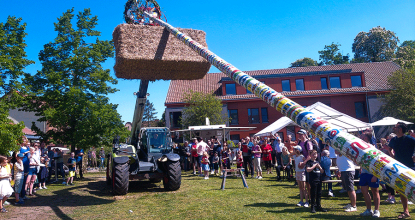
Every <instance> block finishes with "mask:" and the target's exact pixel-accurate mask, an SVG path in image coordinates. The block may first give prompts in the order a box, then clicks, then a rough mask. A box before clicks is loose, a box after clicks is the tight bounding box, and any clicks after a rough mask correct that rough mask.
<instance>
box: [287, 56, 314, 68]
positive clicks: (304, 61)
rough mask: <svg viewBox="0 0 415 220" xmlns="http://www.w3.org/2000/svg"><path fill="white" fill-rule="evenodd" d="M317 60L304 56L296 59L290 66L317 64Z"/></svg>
mask: <svg viewBox="0 0 415 220" xmlns="http://www.w3.org/2000/svg"><path fill="white" fill-rule="evenodd" d="M317 65H318V63H317V61H315V60H313V59H311V58H308V57H304V58H303V59H299V60H296V61H295V62H293V63H291V66H290V67H306V66H317Z"/></svg>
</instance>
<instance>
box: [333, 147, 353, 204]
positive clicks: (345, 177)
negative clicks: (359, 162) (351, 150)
mask: <svg viewBox="0 0 415 220" xmlns="http://www.w3.org/2000/svg"><path fill="white" fill-rule="evenodd" d="M335 152H336V154H337V155H338V157H337V167H338V168H339V171H340V173H341V180H342V186H343V189H345V190H346V191H347V194H348V195H349V199H350V204H348V205H346V206H345V207H344V208H345V210H344V211H345V212H355V211H357V207H356V192H355V191H354V174H355V167H354V164H353V161H351V160H349V158H347V157H345V156H343V155H342V154H341V153H340V152H339V151H337V150H336V151H335Z"/></svg>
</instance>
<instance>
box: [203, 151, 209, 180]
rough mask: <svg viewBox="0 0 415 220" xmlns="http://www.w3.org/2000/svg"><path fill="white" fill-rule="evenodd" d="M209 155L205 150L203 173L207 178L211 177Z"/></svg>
mask: <svg viewBox="0 0 415 220" xmlns="http://www.w3.org/2000/svg"><path fill="white" fill-rule="evenodd" d="M209 163H210V161H209V155H208V153H207V152H206V151H205V152H203V157H202V169H203V174H204V175H205V180H207V179H209Z"/></svg>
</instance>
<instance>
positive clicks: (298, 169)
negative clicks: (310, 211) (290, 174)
mask: <svg viewBox="0 0 415 220" xmlns="http://www.w3.org/2000/svg"><path fill="white" fill-rule="evenodd" d="M293 149H294V152H293V153H291V154H290V157H292V158H293V159H294V163H295V179H296V181H297V183H298V189H299V190H300V202H299V203H298V204H297V206H304V207H306V208H307V207H308V206H309V204H308V202H307V201H308V199H309V194H308V190H307V189H306V184H305V183H306V176H305V165H306V163H307V161H308V160H310V158H307V159H306V158H305V157H304V155H302V152H303V149H302V147H301V146H299V145H297V146H294V147H293ZM304 199H305V200H306V202H304V201H303V200H304Z"/></svg>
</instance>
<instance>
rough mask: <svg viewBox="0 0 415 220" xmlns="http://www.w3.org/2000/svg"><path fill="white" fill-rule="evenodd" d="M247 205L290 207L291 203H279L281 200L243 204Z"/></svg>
mask: <svg viewBox="0 0 415 220" xmlns="http://www.w3.org/2000/svg"><path fill="white" fill-rule="evenodd" d="M245 206H249V207H267V208H275V207H292V206H293V204H287V203H281V202H272V203H253V204H249V205H245Z"/></svg>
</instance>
